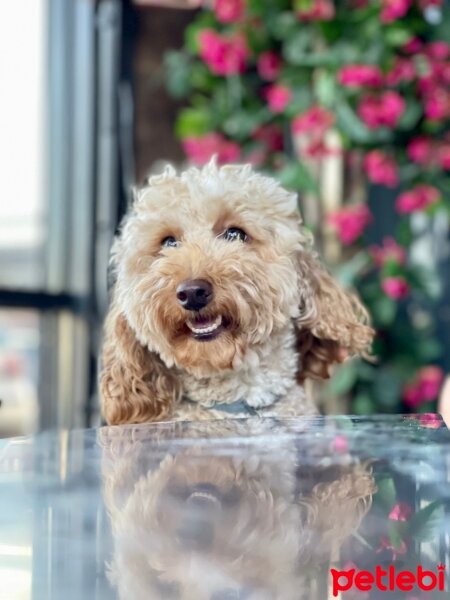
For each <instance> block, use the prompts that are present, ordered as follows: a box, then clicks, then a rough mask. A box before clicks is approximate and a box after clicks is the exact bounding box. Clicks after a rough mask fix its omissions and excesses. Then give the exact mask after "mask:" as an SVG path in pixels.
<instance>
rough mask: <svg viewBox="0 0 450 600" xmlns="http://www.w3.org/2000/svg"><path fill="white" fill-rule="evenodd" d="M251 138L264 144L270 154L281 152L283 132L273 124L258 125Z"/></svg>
mask: <svg viewBox="0 0 450 600" xmlns="http://www.w3.org/2000/svg"><path fill="white" fill-rule="evenodd" d="M252 138H253V139H254V140H256V141H257V142H261V143H263V144H265V145H266V146H267V148H268V149H269V150H270V151H271V152H279V151H280V150H283V132H282V131H281V128H280V126H279V125H276V124H275V123H271V124H269V125H260V126H259V127H258V128H257V129H255V131H254V132H253V133H252Z"/></svg>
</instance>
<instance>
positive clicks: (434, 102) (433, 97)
mask: <svg viewBox="0 0 450 600" xmlns="http://www.w3.org/2000/svg"><path fill="white" fill-rule="evenodd" d="M425 116H426V117H427V119H430V121H441V120H442V119H445V118H446V117H448V116H450V93H449V92H448V91H447V90H444V89H442V88H436V89H435V90H434V92H433V93H430V94H429V95H427V96H426V98H425Z"/></svg>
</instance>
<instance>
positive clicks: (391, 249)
mask: <svg viewBox="0 0 450 600" xmlns="http://www.w3.org/2000/svg"><path fill="white" fill-rule="evenodd" d="M370 254H371V255H372V258H373V260H374V262H375V264H376V266H377V267H378V268H380V269H381V268H382V267H384V265H385V264H386V263H387V262H391V261H392V262H395V263H397V264H398V265H404V264H405V263H406V250H405V249H404V248H403V247H402V246H399V244H397V242H396V241H395V240H394V238H391V237H386V238H384V240H383V245H382V246H371V248H370Z"/></svg>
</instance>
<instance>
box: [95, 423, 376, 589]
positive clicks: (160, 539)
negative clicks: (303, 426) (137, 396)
mask: <svg viewBox="0 0 450 600" xmlns="http://www.w3.org/2000/svg"><path fill="white" fill-rule="evenodd" d="M239 421H240V420H234V421H221V424H225V427H223V425H219V424H217V425H216V424H214V423H213V424H208V425H206V424H205V427H204V428H203V429H202V428H201V427H200V428H198V430H190V429H189V430H188V431H187V439H183V435H184V436H185V437H186V432H184V433H183V431H182V430H178V431H173V432H168V431H167V430H165V432H164V431H159V432H158V435H159V440H158V441H157V440H156V439H155V431H151V430H149V429H148V428H138V427H136V428H109V429H106V430H103V435H102V437H103V439H102V445H103V453H104V454H103V467H102V472H103V481H104V498H105V503H106V506H107V508H108V512H109V515H110V518H111V525H112V531H113V538H114V551H113V559H112V562H111V565H110V569H109V573H110V578H111V580H112V582H113V584H114V585H115V587H117V589H118V591H119V597H120V598H134V599H135V600H139V599H141V598H142V599H144V598H145V599H147V598H150V599H153V598H155V600H156V599H157V598H169V597H173V598H179V599H180V600H181V599H185V600H188V599H195V600H198V599H200V600H202V599H205V600H207V599H208V600H209V599H211V598H222V597H223V598H229V597H241V596H240V595H239V593H240V592H241V591H242V590H245V597H246V598H251V599H255V600H256V599H258V600H259V599H266V598H267V599H269V598H270V599H271V600H276V599H278V598H279V599H280V600H281V599H282V600H289V599H292V600H294V599H295V600H299V599H304V600H311V598H312V597H316V595H314V593H312V591H311V589H310V587H309V583H308V580H312V581H315V580H317V579H318V578H319V577H320V575H319V571H320V567H321V566H325V565H327V563H328V562H329V561H330V559H331V560H333V559H335V558H336V556H337V555H338V553H339V549H340V548H341V546H342V544H343V543H344V542H345V540H346V539H348V537H349V536H350V535H351V534H352V533H354V532H355V531H356V530H357V529H358V528H359V526H360V525H361V522H362V520H363V518H364V517H365V515H366V514H367V512H368V510H369V508H370V506H371V499H372V494H373V493H374V492H375V489H376V488H375V485H374V480H373V477H372V474H371V469H370V467H369V466H368V465H365V464H359V463H354V464H348V463H347V464H339V460H338V459H337V462H336V463H334V464H333V465H328V466H320V465H319V464H318V462H319V461H318V457H317V456H315V458H314V460H315V463H317V464H315V465H308V467H307V468H306V467H304V468H303V469H302V468H299V465H298V457H297V453H296V445H295V443H293V440H292V437H289V436H288V437H286V436H285V435H283V431H276V433H277V437H276V438H275V439H276V440H277V442H276V444H277V452H276V453H274V452H271V451H270V448H268V447H267V442H265V441H264V438H262V439H261V438H260V439H257V441H255V438H254V436H255V435H259V434H262V435H267V436H269V435H270V436H273V434H274V433H275V431H274V429H273V427H272V426H270V425H269V421H270V420H261V421H260V423H263V424H265V427H266V431H263V430H261V427H260V429H259V430H258V431H254V430H253V427H254V426H255V427H258V423H257V422H256V423H254V422H253V423H249V422H248V421H241V423H242V424H240V423H239ZM171 433H173V434H174V435H175V437H176V439H177V446H174V445H173V444H170V437H171ZM165 435H166V436H167V439H166V440H164V437H165ZM197 436H199V437H200V438H201V437H202V436H207V437H209V438H210V437H211V436H217V437H218V438H219V439H217V440H216V442H215V445H214V446H211V442H210V440H209V441H207V440H202V439H196V437H197ZM248 436H250V438H249V437H248ZM220 437H222V439H220ZM227 437H228V438H229V437H231V440H229V441H227V439H226V438H227ZM235 437H239V439H240V440H241V442H240V445H239V446H237V445H236V443H235V442H233V438H235ZM189 438H191V439H189ZM252 438H253V439H252ZM271 439H272V440H273V439H274V438H273V437H272V438H271ZM316 450H317V448H316ZM322 450H323V449H322ZM310 458H312V457H310ZM341 458H342V457H341ZM199 486H203V488H204V487H205V486H210V489H211V490H215V491H214V492H213V493H214V494H216V495H217V497H218V498H220V499H221V500H220V505H218V506H217V510H216V511H215V512H213V513H210V514H208V512H202V516H201V518H200V520H197V519H198V516H196V514H195V512H194V509H193V507H192V505H190V504H189V497H190V494H192V493H193V492H195V490H197V489H199ZM189 524H190V525H191V527H192V526H194V529H193V531H194V533H195V537H196V536H200V538H199V539H201V536H202V533H203V531H204V530H205V528H209V530H210V532H211V537H210V538H209V540H208V541H207V543H206V544H201V545H200V546H196V545H194V546H192V545H191V544H190V543H189V541H187V540H186V539H185V538H184V537H183V536H182V533H181V532H182V531H183V529H184V528H185V527H186V526H187V525H189ZM313 589H314V588H313ZM171 594H172V595H171ZM317 597H321V598H322V597H323V596H320V592H318V595H317Z"/></svg>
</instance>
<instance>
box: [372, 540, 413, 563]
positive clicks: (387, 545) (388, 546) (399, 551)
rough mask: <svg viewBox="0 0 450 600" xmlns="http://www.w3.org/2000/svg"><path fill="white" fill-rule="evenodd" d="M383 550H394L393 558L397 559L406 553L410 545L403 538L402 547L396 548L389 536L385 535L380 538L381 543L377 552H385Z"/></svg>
mask: <svg viewBox="0 0 450 600" xmlns="http://www.w3.org/2000/svg"><path fill="white" fill-rule="evenodd" d="M383 550H389V551H390V552H392V560H393V561H396V560H397V558H398V557H399V556H403V555H404V554H406V552H407V550H408V546H407V544H406V542H405V541H404V540H402V541H401V543H400V548H396V547H395V546H394V545H393V544H392V542H391V540H390V539H389V538H388V537H386V536H383V537H382V538H381V540H380V545H379V547H378V549H377V550H376V553H377V554H379V553H380V552H383Z"/></svg>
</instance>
